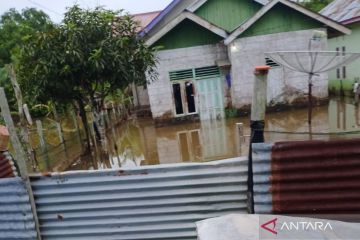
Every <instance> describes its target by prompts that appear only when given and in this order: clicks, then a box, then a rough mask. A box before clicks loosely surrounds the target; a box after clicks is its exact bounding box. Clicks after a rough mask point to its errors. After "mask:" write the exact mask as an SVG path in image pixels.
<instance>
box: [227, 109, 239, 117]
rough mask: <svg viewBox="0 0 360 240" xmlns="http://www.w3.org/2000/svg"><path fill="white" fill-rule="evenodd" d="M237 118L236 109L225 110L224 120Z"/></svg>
mask: <svg viewBox="0 0 360 240" xmlns="http://www.w3.org/2000/svg"><path fill="white" fill-rule="evenodd" d="M237 116H238V111H237V109H236V108H226V109H225V117H226V118H234V117H237Z"/></svg>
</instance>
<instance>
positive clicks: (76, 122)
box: [71, 111, 84, 151]
mask: <svg viewBox="0 0 360 240" xmlns="http://www.w3.org/2000/svg"><path fill="white" fill-rule="evenodd" d="M71 117H72V119H73V124H74V127H75V129H76V133H77V135H78V139H79V142H80V145H81V150H82V151H84V144H83V141H82V139H81V132H80V128H79V123H78V121H77V117H76V114H75V112H74V111H71Z"/></svg>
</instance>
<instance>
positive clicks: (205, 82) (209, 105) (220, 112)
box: [196, 77, 224, 120]
mask: <svg viewBox="0 0 360 240" xmlns="http://www.w3.org/2000/svg"><path fill="white" fill-rule="evenodd" d="M196 84H197V93H198V99H199V103H198V111H199V113H200V119H201V120H210V119H222V118H224V102H223V87H222V82H221V79H220V77H213V78H205V79H201V80H197V82H196Z"/></svg>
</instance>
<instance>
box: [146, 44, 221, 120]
mask: <svg viewBox="0 0 360 240" xmlns="http://www.w3.org/2000/svg"><path fill="white" fill-rule="evenodd" d="M157 57H158V62H159V63H158V68H157V70H158V73H159V79H158V80H157V81H155V82H152V83H150V84H148V93H149V100H150V106H151V112H152V115H153V118H154V119H170V118H173V117H174V107H173V104H174V103H173V97H172V87H171V82H170V77H169V72H170V71H178V70H184V69H191V68H200V67H208V66H215V65H216V63H215V62H216V60H223V59H226V58H227V53H226V48H225V47H223V46H221V45H205V46H198V47H189V48H179V49H174V50H163V51H159V53H158V55H157ZM224 81H225V80H224Z"/></svg>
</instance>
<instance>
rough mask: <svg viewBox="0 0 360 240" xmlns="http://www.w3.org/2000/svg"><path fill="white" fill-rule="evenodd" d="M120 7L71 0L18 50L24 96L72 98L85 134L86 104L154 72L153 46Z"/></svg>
mask: <svg viewBox="0 0 360 240" xmlns="http://www.w3.org/2000/svg"><path fill="white" fill-rule="evenodd" d="M121 13H122V12H114V11H110V10H105V9H103V8H102V7H98V8H96V9H94V10H84V9H81V8H79V6H77V5H75V6H73V7H71V8H69V9H68V11H67V13H66V14H65V18H64V21H63V23H62V24H61V25H59V26H55V27H53V28H52V29H49V30H48V31H46V32H43V33H39V34H38V35H37V36H36V37H32V38H29V39H28V41H27V43H26V45H25V46H24V48H23V49H22V51H21V54H20V62H19V70H20V77H21V83H22V85H23V87H25V89H26V92H27V93H28V94H29V96H31V97H32V98H35V99H38V100H39V101H47V100H49V99H52V100H55V101H58V102H59V101H60V102H65V101H67V102H73V101H75V102H76V103H77V105H78V107H79V110H80V115H81V118H82V121H83V123H84V126H85V130H86V133H87V136H88V137H87V138H88V139H89V129H88V128H87V124H86V123H87V118H86V113H85V105H87V104H89V105H90V106H91V107H92V110H93V111H94V112H95V113H98V112H99V111H100V110H101V108H102V107H103V104H104V99H105V97H106V96H108V95H109V94H112V93H114V92H115V91H116V90H118V89H124V88H125V87H127V86H128V85H129V84H130V83H132V82H135V83H137V84H144V83H145V82H146V76H148V79H150V81H152V80H155V79H156V77H157V75H156V71H155V65H156V59H155V50H154V49H150V48H148V47H147V46H146V45H145V43H144V41H143V40H142V39H141V38H139V37H138V34H137V32H136V29H137V28H138V26H137V24H136V23H135V22H134V20H133V19H132V17H131V16H129V15H121V16H118V15H119V14H121ZM88 143H89V142H88ZM88 146H90V144H89V145H88Z"/></svg>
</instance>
